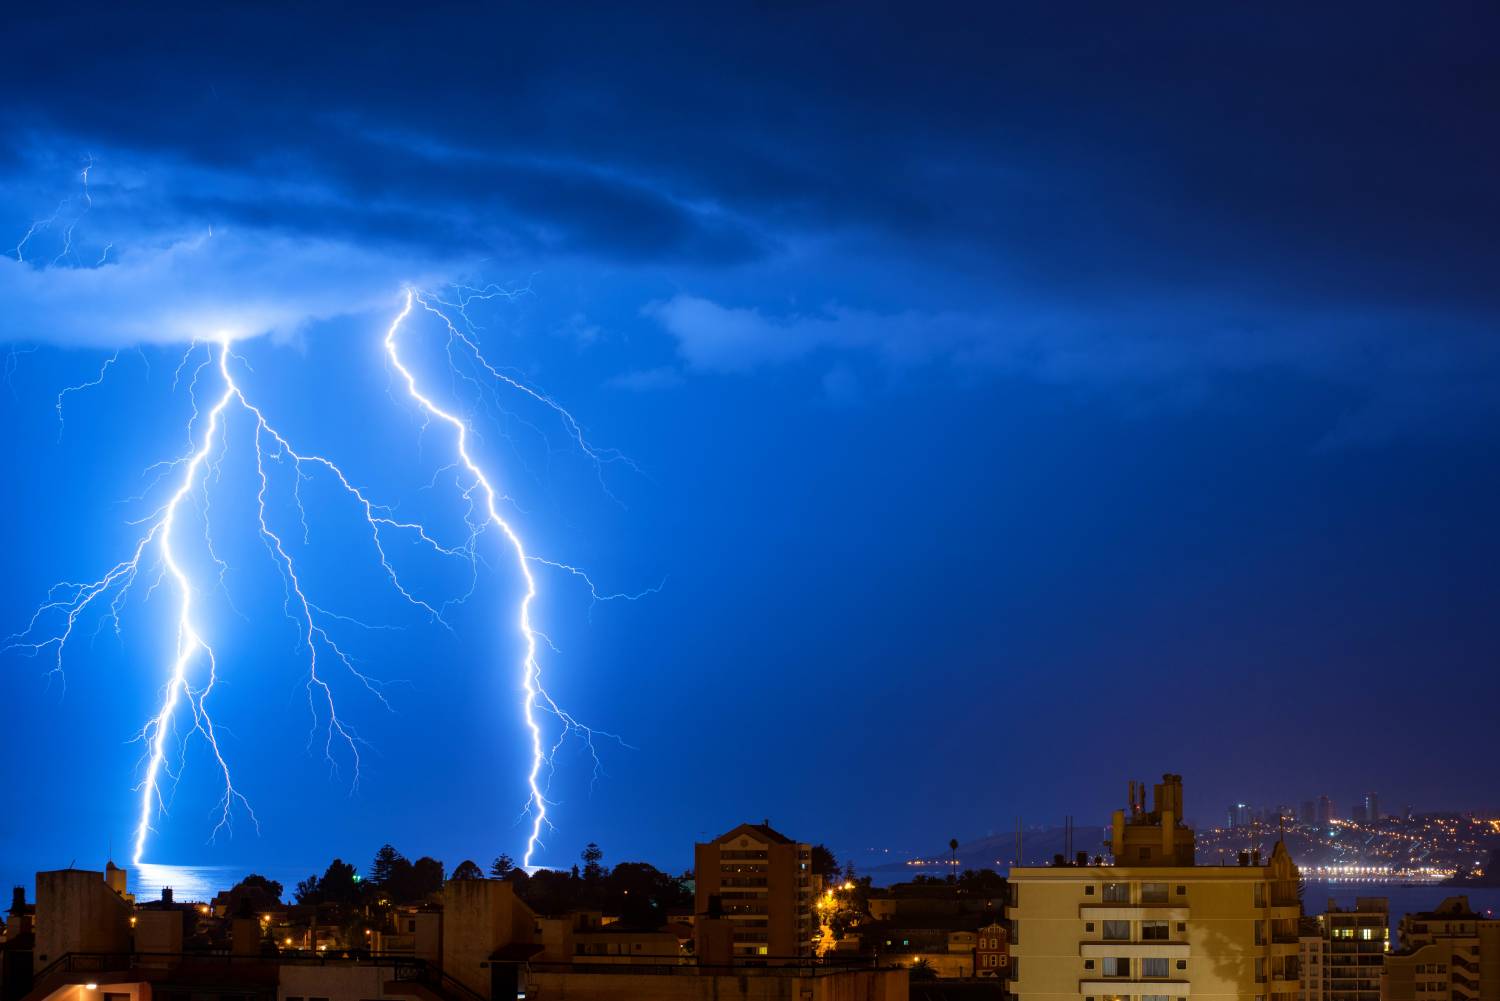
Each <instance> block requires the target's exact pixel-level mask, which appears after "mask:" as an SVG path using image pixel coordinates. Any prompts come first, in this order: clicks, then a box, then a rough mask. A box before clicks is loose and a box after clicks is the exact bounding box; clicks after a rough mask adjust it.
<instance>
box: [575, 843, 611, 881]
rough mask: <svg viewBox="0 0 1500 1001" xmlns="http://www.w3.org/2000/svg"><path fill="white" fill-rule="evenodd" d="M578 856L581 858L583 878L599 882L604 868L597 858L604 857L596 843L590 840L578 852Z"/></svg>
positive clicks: (602, 876)
mask: <svg viewBox="0 0 1500 1001" xmlns="http://www.w3.org/2000/svg"><path fill="white" fill-rule="evenodd" d="M578 857H579V858H581V859H583V878H584V879H586V880H588V881H589V882H590V883H597V882H599V880H601V879H603V878H604V874H605V871H606V870H605V868H604V866H602V865H600V864H599V860H600V859H602V858H604V852H603V851H602V850H601V849H600V848H599V846H598V845H596V844H594V842H592V841H590V842H589V843H588V844H587V845H585V846H584V849H583V851H581V852H579V853H578Z"/></svg>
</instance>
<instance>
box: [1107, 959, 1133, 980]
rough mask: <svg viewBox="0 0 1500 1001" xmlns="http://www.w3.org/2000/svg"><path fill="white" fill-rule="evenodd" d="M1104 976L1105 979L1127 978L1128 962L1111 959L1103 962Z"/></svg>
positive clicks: (1128, 973) (1127, 960)
mask: <svg viewBox="0 0 1500 1001" xmlns="http://www.w3.org/2000/svg"><path fill="white" fill-rule="evenodd" d="M1104 975H1105V976H1106V977H1128V976H1130V960H1129V959H1123V958H1122V959H1115V958H1113V957H1111V958H1110V959H1106V960H1105V961H1104Z"/></svg>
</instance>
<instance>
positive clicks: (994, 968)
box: [974, 921, 1010, 979]
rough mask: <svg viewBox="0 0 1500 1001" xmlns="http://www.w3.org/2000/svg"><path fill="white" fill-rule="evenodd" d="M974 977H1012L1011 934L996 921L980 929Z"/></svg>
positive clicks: (975, 948) (976, 943)
mask: <svg viewBox="0 0 1500 1001" xmlns="http://www.w3.org/2000/svg"><path fill="white" fill-rule="evenodd" d="M974 975H975V976H976V977H999V978H1001V979H1004V978H1005V977H1008V976H1010V933H1009V932H1007V931H1006V930H1005V926H1004V925H1002V924H1001V923H1000V922H998V921H996V922H994V923H993V924H987V925H985V926H984V927H983V928H981V929H979V934H978V936H977V939H976V941H975V944H974Z"/></svg>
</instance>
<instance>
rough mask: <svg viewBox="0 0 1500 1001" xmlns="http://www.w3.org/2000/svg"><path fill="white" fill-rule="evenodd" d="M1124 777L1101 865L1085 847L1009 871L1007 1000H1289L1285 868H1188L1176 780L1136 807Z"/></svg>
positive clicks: (1249, 859) (1291, 965)
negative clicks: (1122, 805) (1124, 790)
mask: <svg viewBox="0 0 1500 1001" xmlns="http://www.w3.org/2000/svg"><path fill="white" fill-rule="evenodd" d="M1145 795H1146V794H1145V786H1144V784H1142V783H1135V782H1132V783H1131V784H1130V790H1129V807H1128V809H1126V810H1118V811H1116V812H1115V815H1114V818H1113V824H1112V826H1111V837H1110V845H1109V847H1110V854H1111V856H1112V858H1113V864H1090V863H1089V862H1088V859H1087V855H1086V853H1080V854H1079V856H1078V857H1077V858H1076V859H1075V860H1073V861H1069V860H1067V859H1064V858H1062V857H1059V858H1058V859H1057V860H1056V861H1055V863H1054V864H1053V865H1052V866H1047V867H1025V868H1015V869H1012V870H1011V873H1010V884H1011V887H1012V894H1013V897H1012V903H1011V906H1010V907H1009V908H1007V914H1008V916H1009V917H1010V919H1011V928H1012V934H1011V948H1010V952H1011V965H1012V973H1011V975H1012V977H1013V978H1014V979H1013V981H1012V985H1011V991H1012V993H1013V994H1015V995H1016V996H1017V998H1018V999H1019V1001H1189V999H1193V1001H1297V998H1298V994H1299V989H1300V981H1299V968H1298V947H1299V946H1298V918H1299V917H1300V915H1301V907H1300V905H1299V902H1298V898H1297V879H1298V873H1297V867H1296V866H1295V865H1294V864H1293V862H1292V860H1291V857H1290V856H1289V855H1288V854H1287V852H1286V849H1285V847H1284V846H1283V845H1281V844H1279V843H1278V844H1277V846H1276V848H1275V850H1274V851H1273V852H1272V854H1271V857H1270V859H1268V860H1265V861H1264V862H1263V861H1262V860H1261V859H1260V857H1259V856H1258V854H1255V855H1252V854H1250V853H1244V854H1242V855H1241V856H1240V859H1239V864H1238V865H1219V866H1200V865H1197V864H1196V859H1195V835H1194V832H1193V830H1192V828H1190V827H1188V826H1187V825H1186V824H1185V823H1184V822H1183V820H1182V816H1183V795H1182V778H1181V776H1178V775H1170V774H1169V775H1164V776H1163V777H1162V781H1161V782H1160V783H1159V784H1157V785H1156V786H1155V790H1154V803H1153V807H1152V809H1150V810H1147V809H1146V803H1145Z"/></svg>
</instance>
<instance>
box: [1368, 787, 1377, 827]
mask: <svg viewBox="0 0 1500 1001" xmlns="http://www.w3.org/2000/svg"><path fill="white" fill-rule="evenodd" d="M1365 819H1366V820H1368V821H1369V822H1370V823H1372V824H1373V823H1375V821H1377V820H1379V819H1380V794H1379V793H1373V792H1367V793H1365Z"/></svg>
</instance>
